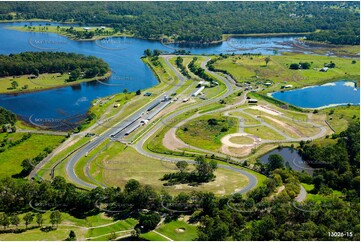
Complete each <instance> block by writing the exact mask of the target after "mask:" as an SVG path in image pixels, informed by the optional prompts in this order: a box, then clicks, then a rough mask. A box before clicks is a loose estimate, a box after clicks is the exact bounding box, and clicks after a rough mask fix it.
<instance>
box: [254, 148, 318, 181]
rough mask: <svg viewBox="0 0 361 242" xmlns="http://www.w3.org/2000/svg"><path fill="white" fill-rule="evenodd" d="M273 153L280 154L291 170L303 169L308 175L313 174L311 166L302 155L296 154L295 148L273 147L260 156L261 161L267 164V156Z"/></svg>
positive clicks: (300, 170)
mask: <svg viewBox="0 0 361 242" xmlns="http://www.w3.org/2000/svg"><path fill="white" fill-rule="evenodd" d="M273 154H278V155H280V156H282V157H283V159H284V160H285V162H288V163H289V165H290V167H291V168H292V170H295V171H299V172H302V171H305V172H307V173H308V174H310V175H312V174H313V170H314V169H313V168H312V167H310V166H309V165H308V164H307V163H306V162H305V161H304V160H303V159H302V157H301V156H300V155H299V154H298V152H297V150H296V149H292V148H281V149H274V150H272V151H270V152H268V153H267V154H265V155H263V156H262V157H261V158H260V161H261V163H262V164H267V163H268V157H269V156H270V155H273Z"/></svg>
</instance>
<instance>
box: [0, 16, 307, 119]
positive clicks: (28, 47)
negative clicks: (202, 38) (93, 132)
mask: <svg viewBox="0 0 361 242" xmlns="http://www.w3.org/2000/svg"><path fill="white" fill-rule="evenodd" d="M25 24H26V25H28V26H29V25H32V26H34V27H35V28H38V27H39V25H40V24H41V25H42V26H45V24H46V22H32V23H29V22H21V23H1V24H0V54H10V53H19V52H24V51H64V52H75V53H80V54H84V55H93V56H96V57H99V58H102V59H103V60H104V61H106V62H107V63H108V64H109V65H110V67H111V69H112V71H113V75H112V77H111V78H110V79H109V81H108V82H107V84H109V85H104V84H101V83H99V82H97V81H94V82H88V83H81V84H79V85H77V86H71V87H63V88H57V89H53V90H45V91H40V92H33V93H26V94H2V95H0V106H2V107H4V108H6V109H9V110H11V111H13V112H14V113H16V114H17V115H18V116H20V117H22V118H23V119H24V120H28V119H29V117H32V116H33V117H36V118H39V119H64V118H66V117H69V116H72V115H76V114H85V113H86V111H87V110H88V109H89V107H90V105H91V101H92V100H94V99H96V98H99V97H104V96H108V95H112V94H115V93H119V92H122V91H123V90H124V89H125V88H126V89H128V90H129V91H136V90H138V89H145V88H149V87H152V86H154V85H156V84H157V83H158V81H157V79H156V77H155V76H154V75H153V73H152V71H151V70H150V69H149V68H148V67H147V66H146V65H145V64H144V63H143V62H142V61H141V59H140V57H141V56H142V55H143V52H144V50H145V49H148V48H149V49H160V50H165V51H169V52H172V51H173V50H174V48H177V46H176V45H165V44H162V43H160V42H159V41H150V40H143V39H135V38H126V37H117V38H111V39H109V40H98V41H73V40H69V39H68V38H66V37H63V36H60V35H58V34H55V33H36V32H23V31H15V30H9V29H7V28H6V27H8V26H24V25H25ZM48 24H49V23H48ZM50 24H51V25H55V26H56V25H59V24H57V23H50ZM298 37H300V36H283V37H242V38H230V39H229V40H228V41H226V42H222V43H219V44H214V45H207V46H193V47H189V48H185V49H186V50H189V51H191V53H193V54H220V53H233V52H234V53H262V54H277V53H281V52H283V51H300V50H297V49H294V47H291V45H290V43H292V42H294V41H295V39H296V38H298Z"/></svg>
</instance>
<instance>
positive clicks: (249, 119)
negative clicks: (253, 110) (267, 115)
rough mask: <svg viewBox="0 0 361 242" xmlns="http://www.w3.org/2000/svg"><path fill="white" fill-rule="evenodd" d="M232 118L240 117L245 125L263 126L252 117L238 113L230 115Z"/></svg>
mask: <svg viewBox="0 0 361 242" xmlns="http://www.w3.org/2000/svg"><path fill="white" fill-rule="evenodd" d="M229 115H231V116H235V117H240V118H241V119H242V121H243V123H244V124H245V125H253V124H261V122H260V121H259V120H257V119H255V118H253V117H252V116H250V115H247V114H245V113H241V112H238V111H232V112H230V113H229Z"/></svg>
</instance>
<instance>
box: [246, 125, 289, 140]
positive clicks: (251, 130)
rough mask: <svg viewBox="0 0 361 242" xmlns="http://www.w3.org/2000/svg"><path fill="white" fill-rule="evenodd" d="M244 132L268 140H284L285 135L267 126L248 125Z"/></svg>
mask: <svg viewBox="0 0 361 242" xmlns="http://www.w3.org/2000/svg"><path fill="white" fill-rule="evenodd" d="M244 132H246V133H248V134H253V135H256V136H258V137H260V138H261V139H267V140H283V139H284V137H283V136H281V135H280V134H278V133H277V132H275V131H274V130H272V129H270V128H268V127H266V126H257V127H247V128H244Z"/></svg>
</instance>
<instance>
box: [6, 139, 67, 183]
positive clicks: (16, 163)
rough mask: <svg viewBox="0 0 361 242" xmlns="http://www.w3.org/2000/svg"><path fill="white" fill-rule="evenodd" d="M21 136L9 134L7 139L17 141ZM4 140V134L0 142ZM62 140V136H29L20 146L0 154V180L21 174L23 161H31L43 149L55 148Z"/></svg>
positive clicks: (9, 148)
mask: <svg viewBox="0 0 361 242" xmlns="http://www.w3.org/2000/svg"><path fill="white" fill-rule="evenodd" d="M22 135H23V134H18V133H15V134H9V135H8V136H7V137H8V139H14V140H17V139H19V138H20V137H19V136H22ZM3 137H4V138H5V136H4V134H2V135H1V136H0V140H2V139H3ZM63 140H64V137H63V136H55V135H45V134H31V137H30V138H29V139H27V140H25V141H23V142H21V143H20V144H18V145H16V146H13V147H8V148H7V149H6V150H5V151H4V152H1V153H0V178H1V177H5V176H12V175H15V174H18V173H19V172H21V170H22V167H21V162H22V161H23V160H25V159H32V158H35V157H36V156H37V155H39V154H40V153H41V152H43V151H44V149H45V148H47V147H49V148H51V149H54V148H56V147H57V146H58V145H59V144H60V143H61V142H62V141H63Z"/></svg>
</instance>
